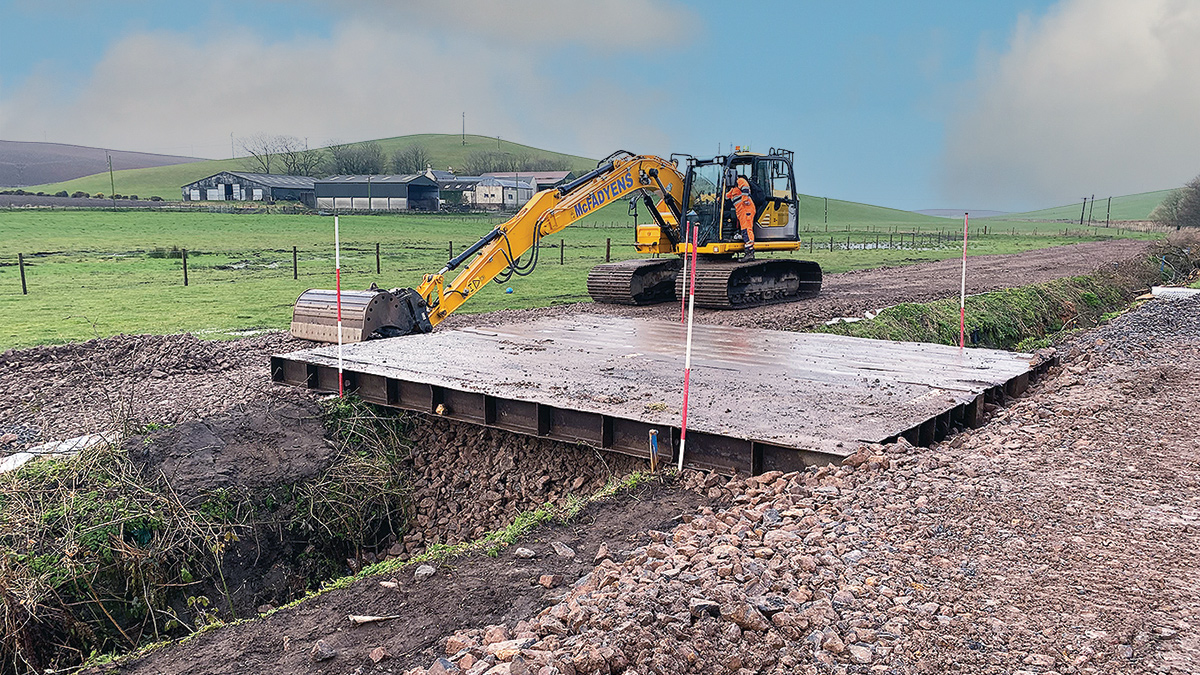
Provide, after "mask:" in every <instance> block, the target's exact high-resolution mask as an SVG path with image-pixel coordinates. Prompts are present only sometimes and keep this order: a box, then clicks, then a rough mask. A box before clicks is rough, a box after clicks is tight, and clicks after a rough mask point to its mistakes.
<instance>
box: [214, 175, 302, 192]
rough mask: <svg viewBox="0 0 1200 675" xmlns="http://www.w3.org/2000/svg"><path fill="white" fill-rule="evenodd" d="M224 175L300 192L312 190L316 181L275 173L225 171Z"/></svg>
mask: <svg viewBox="0 0 1200 675" xmlns="http://www.w3.org/2000/svg"><path fill="white" fill-rule="evenodd" d="M225 173H228V174H231V175H234V176H237V177H238V178H242V179H245V180H247V181H250V182H252V183H259V184H260V185H265V186H267V187H269V188H298V189H302V190H311V189H313V182H314V181H315V180H316V179H315V178H313V177H311V176H284V175H281V174H277V173H246V172H244V171H226V172H225Z"/></svg>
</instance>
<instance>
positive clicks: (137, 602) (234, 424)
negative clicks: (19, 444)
mask: <svg viewBox="0 0 1200 675" xmlns="http://www.w3.org/2000/svg"><path fill="white" fill-rule="evenodd" d="M71 462H76V463H78V464H79V465H80V466H78V467H75V468H71V466H70V464H71ZM28 466H29V468H28V469H25V468H23V469H22V470H19V471H18V472H15V475H13V476H11V477H9V479H8V480H9V481H10V483H9V487H10V488H14V489H15V486H16V485H22V486H24V487H26V488H28V487H29V486H30V485H31V484H33V485H36V489H35V490H33V491H32V492H36V493H40V494H41V495H42V496H43V497H48V498H45V499H39V500H36V501H37V502H38V503H39V504H41V505H42V507H43V508H42V510H41V511H38V508H37V507H36V506H34V505H33V503H32V502H30V503H27V504H25V506H24V507H23V512H26V513H27V515H28V519H27V520H28V522H24V521H23V524H20V525H19V527H18V530H19V534H20V537H22V538H24V539H25V541H22V542H18V541H16V538H17V537H15V536H11V535H12V534H17V533H11V534H10V535H9V536H3V537H0V540H2V542H0V548H2V549H6V550H7V551H8V552H9V553H10V557H9V559H8V560H7V561H6V562H5V565H4V567H3V569H2V576H0V616H2V617H3V619H4V621H5V623H6V625H5V629H6V630H5V631H4V633H5V634H4V637H3V639H2V640H0V657H2V659H3V661H2V664H0V671H2V672H4V673H26V672H43V671H44V670H45V669H47V668H52V669H56V670H57V669H62V668H68V667H73V666H77V665H79V664H80V663H83V662H85V661H88V660H92V661H93V662H94V661H95V659H96V657H97V656H101V657H102V659H103V658H104V657H105V656H104V655H110V656H118V655H121V654H126V653H129V652H132V651H136V650H137V649H138V648H139V647H143V646H145V645H149V644H152V643H155V642H158V641H161V640H164V639H171V638H179V637H183V636H186V635H188V634H190V633H192V632H195V631H197V630H202V629H204V628H206V627H207V626H210V625H213V624H217V623H222V622H224V623H228V622H230V621H234V620H238V619H246V618H252V617H255V616H257V615H259V614H260V613H263V612H268V611H270V610H272V609H274V608H276V607H280V606H282V605H284V604H287V603H290V602H293V601H296V600H298V599H300V598H302V597H304V596H305V595H306V594H309V593H311V592H313V591H316V590H318V589H320V588H321V587H322V586H323V585H324V584H326V583H327V582H329V581H331V580H333V579H337V578H341V577H345V576H348V575H351V574H354V573H356V572H358V571H359V570H361V569H362V568H363V567H366V566H368V565H371V564H374V563H377V562H382V561H385V560H399V561H404V560H407V559H409V558H410V557H412V556H416V555H420V554H423V553H425V552H427V551H430V550H431V549H436V548H437V547H445V546H452V545H454V544H458V543H463V542H467V541H473V540H475V539H478V538H479V537H480V536H481V535H483V534H484V533H486V532H491V531H494V530H498V529H501V528H504V527H506V526H508V525H509V524H511V523H512V522H513V521H514V520H515V519H516V518H517V517H518V515H519V514H521V513H524V512H529V511H533V510H535V509H538V508H539V507H543V506H544V505H546V504H551V505H554V506H557V507H567V506H569V505H570V503H571V502H572V500H579V499H580V498H581V497H583V496H586V495H590V494H592V493H594V492H596V491H597V490H599V489H600V488H602V487H604V486H605V485H606V484H608V483H609V482H610V481H612V480H616V479H619V478H621V477H623V476H625V475H627V474H629V473H630V472H632V471H634V470H637V469H641V468H644V467H643V466H642V463H641V462H638V461H636V460H633V459H631V458H628V457H622V456H614V455H606V454H601V453H600V452H599V451H596V450H594V449H592V448H589V447H586V446H582V445H575V444H569V443H563V442H558V441H552V440H547V439H537V438H530V437H525V436H521V435H517V434H509V433H507V432H503V431H498V430H491V429H481V428H479V427H475V426H472V425H468V424H463V423H458V422H454V421H450V420H446V419H441V418H435V417H428V416H413V415H410V414H403V413H396V412H394V411H388V410H382V409H375V408H373V407H372V406H369V405H367V404H363V403H359V402H356V401H349V402H339V401H337V400H333V399H331V400H329V401H326V402H324V403H323V404H322V405H321V406H320V407H318V406H315V405H313V404H311V403H305V402H297V401H293V400H288V401H282V402H280V401H274V402H271V403H269V404H252V405H251V406H248V407H247V408H244V409H240V410H238V411H235V412H231V413H228V414H224V415H220V416H216V417H213V418H209V419H205V420H201V421H197V422H188V423H184V424H180V425H177V426H174V427H170V428H166V429H159V430H155V431H152V432H150V433H148V434H145V435H141V436H135V437H131V438H129V439H127V440H126V441H125V442H124V443H123V444H122V445H121V447H120V448H113V449H109V450H108V451H106V452H105V453H103V454H98V455H94V456H92V455H89V456H80V457H78V458H76V459H75V460H69V461H68V462H58V461H42V462H36V463H33V464H31V465H28ZM85 474H86V475H85ZM53 477H57V478H53ZM68 477H69V478H68ZM5 494H11V493H9V492H8V491H4V492H0V495H5ZM68 494H86V495H90V497H89V499H90V501H89V502H88V504H89V505H90V506H86V508H94V510H95V511H96V514H97V518H96V519H95V520H88V519H87V518H86V517H83V518H82V519H81V518H65V519H64V522H61V523H59V522H58V521H57V520H56V519H57V518H59V517H60V516H64V515H65V512H66V511H80V510H81V509H85V505H84V504H83V503H82V502H79V503H75V502H72V507H71V508H69V509H58V508H57V507H54V506H48V505H50V504H52V503H54V502H56V501H60V500H69V499H72V497H68V496H67V495H68ZM50 495H52V496H50ZM105 505H107V506H105ZM112 505H119V508H117V507H113V506H112ZM11 507H12V504H10V503H8V501H7V500H4V501H3V502H0V509H5V510H6V511H3V512H0V513H5V512H7V510H8V509H10V508H11ZM168 514H174V515H168ZM6 519H7V520H10V521H12V519H11V518H6ZM66 521H70V522H66ZM99 521H104V523H105V524H106V525H107V526H108V527H107V529H105V530H104V531H103V533H102V534H103V536H102V537H94V536H93V537H91V538H90V539H89V538H88V536H89V535H87V533H88V532H90V531H91V530H92V529H93V523H95V522H99ZM14 522H15V521H14ZM35 522H36V523H38V525H35V524H34V523H35ZM52 522H54V523H56V526H55V527H49V526H43V525H47V524H49V523H52ZM114 523H116V524H115V525H114ZM80 531H82V532H84V533H85V535H84V536H83V537H82V538H81V537H79V536H77V535H78V533H79V532H80ZM63 542H66V543H65V544H63ZM72 547H73V548H72ZM31 600H33V601H32V602H31Z"/></svg>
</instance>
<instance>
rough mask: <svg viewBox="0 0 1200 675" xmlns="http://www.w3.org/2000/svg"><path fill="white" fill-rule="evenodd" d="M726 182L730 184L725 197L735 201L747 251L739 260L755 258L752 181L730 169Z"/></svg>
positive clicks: (734, 207)
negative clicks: (751, 195) (751, 196)
mask: <svg viewBox="0 0 1200 675" xmlns="http://www.w3.org/2000/svg"><path fill="white" fill-rule="evenodd" d="M725 184H726V185H728V186H730V187H729V190H728V191H727V192H726V193H725V198H726V199H728V200H729V201H731V202H733V209H734V212H735V213H737V219H738V224H739V225H740V226H741V228H742V245H743V246H744V247H745V248H746V253H745V255H743V256H742V257H741V258H740V259H739V261H738V262H749V261H751V260H754V200H753V199H751V198H750V182H749V181H747V180H746V178H745V177H744V176H739V175H738V174H737V172H736V171H734V170H733V169H730V170H729V171H728V172H727V173H726V174H725Z"/></svg>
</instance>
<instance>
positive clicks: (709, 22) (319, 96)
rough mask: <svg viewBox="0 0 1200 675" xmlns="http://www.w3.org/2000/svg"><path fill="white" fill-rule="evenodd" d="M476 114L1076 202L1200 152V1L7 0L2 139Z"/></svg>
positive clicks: (607, 141) (331, 130) (2, 13)
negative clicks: (779, 151) (742, 149)
mask: <svg viewBox="0 0 1200 675" xmlns="http://www.w3.org/2000/svg"><path fill="white" fill-rule="evenodd" d="M464 113H465V115H466V127H467V131H468V132H469V133H475V134H481V135H486V136H500V137H501V138H504V139H505V140H511V141H515V142H518V143H524V144H527V145H532V146H536V147H541V148H546V149H550V150H556V151H560V152H567V153H571V154H578V155H584V156H589V157H595V158H600V157H603V156H605V155H607V154H609V153H611V152H613V151H615V150H618V149H624V150H629V151H632V152H636V153H641V154H661V155H667V154H669V153H671V152H684V153H690V154H693V155H697V156H712V155H715V154H717V153H718V152H722V151H727V150H728V149H729V146H730V145H731V144H734V145H742V146H749V147H750V148H751V149H752V150H760V151H765V150H767V149H769V148H771V147H782V148H788V149H791V150H794V151H795V152H796V172H797V185H798V189H799V190H800V191H801V192H804V193H806V194H815V195H822V196H829V197H834V198H839V199H848V200H852V201H861V202H867V203H873V204H880V205H884V206H891V207H895V208H903V209H924V208H963V209H973V210H982V209H1001V210H1010V211H1012V210H1024V209H1032V208H1040V207H1046V206H1055V205H1059V204H1065V203H1071V202H1074V201H1077V200H1078V199H1079V198H1081V197H1082V196H1083V195H1092V194H1095V195H1097V196H1109V195H1121V194H1132V193H1137V192H1143V191H1149V190H1158V189H1166V188H1171V187H1176V186H1178V185H1182V184H1183V183H1184V182H1186V181H1187V180H1189V179H1190V178H1192V177H1193V176H1195V175H1196V174H1197V173H1200V124H1197V123H1196V120H1197V119H1198V118H1200V2H1194V1H1193V0H1138V1H1137V2H1129V1H1128V0H1057V1H1051V0H989V1H988V2H962V1H961V0H956V1H937V0H930V1H927V2H904V1H901V0H894V1H893V2H886V3H884V2H876V1H868V0H827V1H825V2H817V1H815V0H786V1H770V0H760V1H757V2H741V3H730V2H716V1H715V0H713V1H710V0H694V1H691V2H683V1H680V0H607V1H604V2H600V1H592V2H584V1H579V2H573V1H564V0H508V1H506V2H494V1H492V0H458V1H454V0H438V1H436V2H434V1H425V0H393V1H385V0H324V1H321V2H316V1H315V0H312V1H310V0H288V1H283V0H278V1H267V0H242V1H240V2H228V1H226V0H209V1H207V2H204V3H178V2H149V1H140V0H126V1H122V0H109V1H103V0H0V139H4V140H18V141H50V142H59V143H73V144H79V145H90V146H100V147H107V148H114V149H122V150H137V151H143V152H160V153H167V154H184V155H193V156H201V157H213V158H219V157H228V156H230V154H231V152H232V151H233V150H232V149H231V145H232V146H236V145H237V142H238V141H237V139H238V138H248V137H251V136H254V135H256V134H286V135H292V136H297V137H300V138H305V139H308V141H309V143H310V144H312V145H324V144H326V143H328V142H331V141H339V142H351V141H358V140H367V139H371V138H382V137H389V136H400V135H406V134H414V133H457V132H459V131H460V130H461V128H462V122H463V114H464ZM231 139H232V140H231Z"/></svg>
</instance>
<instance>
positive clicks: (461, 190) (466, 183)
mask: <svg viewBox="0 0 1200 675" xmlns="http://www.w3.org/2000/svg"><path fill="white" fill-rule="evenodd" d="M439 173H441V172H439ZM481 180H483V179H482V178H480V177H479V176H455V175H454V174H450V177H449V178H438V179H437V184H438V190H439V191H440V192H441V196H442V202H443V203H445V204H454V205H461V204H471V203H472V200H474V198H475V186H476V185H478V184H479V181H481Z"/></svg>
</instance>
